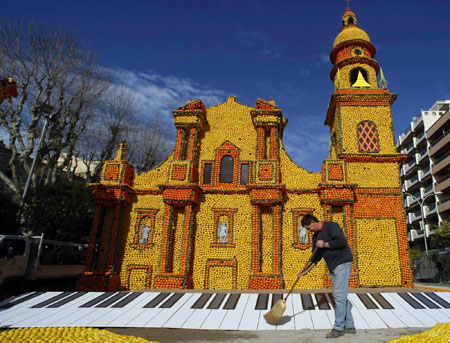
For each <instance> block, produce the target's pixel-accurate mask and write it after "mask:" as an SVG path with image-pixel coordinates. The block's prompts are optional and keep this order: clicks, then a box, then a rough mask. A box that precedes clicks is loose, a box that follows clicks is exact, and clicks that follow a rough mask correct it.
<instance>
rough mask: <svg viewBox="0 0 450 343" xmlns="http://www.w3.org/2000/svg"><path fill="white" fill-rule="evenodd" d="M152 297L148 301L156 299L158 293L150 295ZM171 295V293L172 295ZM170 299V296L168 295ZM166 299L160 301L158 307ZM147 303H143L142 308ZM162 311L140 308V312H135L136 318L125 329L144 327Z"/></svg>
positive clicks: (157, 308) (160, 309) (156, 308)
mask: <svg viewBox="0 0 450 343" xmlns="http://www.w3.org/2000/svg"><path fill="white" fill-rule="evenodd" d="M152 294H153V295H154V296H153V297H152V298H151V299H149V300H150V301H151V300H152V299H154V298H156V297H157V296H158V295H159V294H160V293H152ZM172 294H173V293H172ZM169 297H170V295H169ZM167 299H168V298H165V299H164V300H163V301H161V302H160V303H159V304H158V306H160V305H161V304H163V303H164V301H166V300H167ZM146 304H147V303H145V304H144V305H143V306H145V305H146ZM162 310H163V309H162V308H159V307H154V308H142V309H141V310H138V311H136V312H135V314H136V316H135V317H134V318H133V319H131V320H130V322H128V323H127V324H126V326H127V327H137V328H141V327H144V326H145V324H147V323H148V322H149V321H150V320H152V319H153V318H154V317H155V316H157V315H158V314H159V313H160V312H161V311H162Z"/></svg>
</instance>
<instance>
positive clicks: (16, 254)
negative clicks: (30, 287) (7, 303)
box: [0, 235, 30, 298]
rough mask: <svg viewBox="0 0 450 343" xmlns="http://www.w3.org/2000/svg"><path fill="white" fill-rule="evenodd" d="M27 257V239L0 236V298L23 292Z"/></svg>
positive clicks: (28, 247)
mask: <svg viewBox="0 0 450 343" xmlns="http://www.w3.org/2000/svg"><path fill="white" fill-rule="evenodd" d="M29 256H30V239H29V238H28V237H22V236H13V235H0V298H1V297H2V295H3V297H8V296H11V295H14V294H15V293H20V292H21V291H22V290H23V288H24V282H25V274H26V271H27V267H28V260H29Z"/></svg>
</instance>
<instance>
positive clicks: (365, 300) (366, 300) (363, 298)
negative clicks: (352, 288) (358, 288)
mask: <svg viewBox="0 0 450 343" xmlns="http://www.w3.org/2000/svg"><path fill="white" fill-rule="evenodd" d="M356 295H357V296H358V298H359V300H361V302H362V303H363V304H364V306H365V307H366V309H368V310H378V306H377V305H376V304H375V303H374V302H373V301H372V299H370V298H369V296H368V295H367V294H364V293H358V294H356Z"/></svg>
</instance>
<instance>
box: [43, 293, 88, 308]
mask: <svg viewBox="0 0 450 343" xmlns="http://www.w3.org/2000/svg"><path fill="white" fill-rule="evenodd" d="M85 294H86V293H84V292H77V293H75V294H72V295H70V296H68V297H67V298H64V299H62V300H60V301H58V302H56V303H54V304H51V305H49V306H47V308H58V307H61V306H62V305H65V304H67V303H69V302H71V301H73V300H75V299H78V298H79V297H81V296H83V295H85Z"/></svg>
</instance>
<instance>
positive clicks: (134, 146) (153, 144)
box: [126, 118, 173, 172]
mask: <svg viewBox="0 0 450 343" xmlns="http://www.w3.org/2000/svg"><path fill="white" fill-rule="evenodd" d="M164 131H165V130H164V128H163V127H162V125H161V124H160V122H159V121H158V119H156V118H155V119H154V120H153V121H152V122H147V123H145V124H141V125H139V126H134V127H133V128H130V130H129V132H128V137H126V140H127V142H129V144H128V147H129V148H128V155H129V157H128V158H129V161H130V162H131V163H132V164H133V165H134V167H135V168H136V171H137V172H144V171H148V170H150V169H152V168H154V167H156V166H157V165H158V164H159V163H161V162H162V161H164V159H166V158H167V156H168V154H169V152H170V148H171V146H172V145H173V142H170V141H169V140H167V138H166V137H167V135H166V134H165V133H164Z"/></svg>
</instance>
